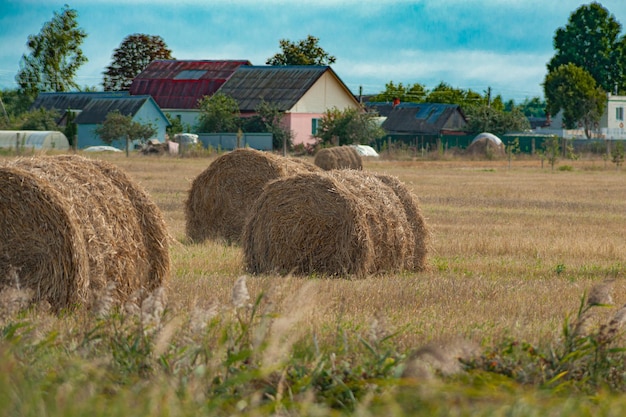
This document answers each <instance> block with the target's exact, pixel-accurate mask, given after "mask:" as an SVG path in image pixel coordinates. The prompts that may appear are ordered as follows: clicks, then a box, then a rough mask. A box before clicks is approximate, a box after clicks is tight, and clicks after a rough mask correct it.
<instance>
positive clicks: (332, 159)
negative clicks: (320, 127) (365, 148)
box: [314, 146, 363, 171]
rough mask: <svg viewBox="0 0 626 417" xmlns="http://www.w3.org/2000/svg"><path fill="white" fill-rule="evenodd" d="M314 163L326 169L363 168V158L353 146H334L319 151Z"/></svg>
mask: <svg viewBox="0 0 626 417" xmlns="http://www.w3.org/2000/svg"><path fill="white" fill-rule="evenodd" d="M314 164H315V165H317V166H318V167H320V168H322V169H323V170H325V171H330V170H332V169H363V158H361V155H359V153H358V152H357V150H356V149H354V148H353V147H351V146H334V147H332V148H322V149H320V150H319V151H317V153H316V154H315V160H314Z"/></svg>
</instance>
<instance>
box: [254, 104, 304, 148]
mask: <svg viewBox="0 0 626 417" xmlns="http://www.w3.org/2000/svg"><path fill="white" fill-rule="evenodd" d="M256 113H257V114H256V115H255V116H252V117H249V118H246V119H243V121H242V123H243V130H244V131H246V132H259V133H271V134H272V147H273V148H274V149H283V150H284V151H286V150H287V149H291V148H292V147H293V134H292V132H291V131H290V130H289V129H287V128H286V127H285V126H284V125H283V123H282V121H283V116H284V113H283V112H281V111H280V110H279V109H278V107H277V106H275V105H274V104H271V103H268V102H266V101H264V100H263V101H261V103H260V104H259V105H258V106H257V108H256Z"/></svg>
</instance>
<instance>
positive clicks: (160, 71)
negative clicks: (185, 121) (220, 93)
mask: <svg viewBox="0 0 626 417" xmlns="http://www.w3.org/2000/svg"><path fill="white" fill-rule="evenodd" d="M242 65H251V64H250V61H247V60H200V61H184V60H165V59H158V60H155V61H152V62H151V63H150V64H149V65H148V66H147V67H146V69H145V70H143V71H142V72H141V73H140V74H139V75H137V77H135V79H134V80H133V82H132V84H131V86H130V94H131V95H146V94H147V95H150V96H152V98H154V101H156V102H157V104H158V105H159V107H161V108H162V109H195V108H197V104H198V100H200V99H201V98H202V97H204V96H207V95H212V94H214V93H215V92H216V91H217V90H218V89H219V88H220V87H221V86H222V85H223V84H224V83H225V82H226V80H228V79H229V78H230V77H231V76H232V75H233V73H234V72H235V71H236V70H237V68H239V67H240V66H242Z"/></svg>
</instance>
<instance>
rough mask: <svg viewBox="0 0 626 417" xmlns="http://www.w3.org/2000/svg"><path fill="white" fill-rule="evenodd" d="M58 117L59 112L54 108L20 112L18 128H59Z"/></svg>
mask: <svg viewBox="0 0 626 417" xmlns="http://www.w3.org/2000/svg"><path fill="white" fill-rule="evenodd" d="M58 118H59V112H58V111H56V110H46V109H43V108H41V109H36V110H32V111H29V112H27V113H23V114H22V116H21V120H22V122H21V126H20V130H60V129H59V126H58V125H57V119H58ZM68 139H69V138H68Z"/></svg>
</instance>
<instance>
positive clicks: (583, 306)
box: [0, 155, 626, 417]
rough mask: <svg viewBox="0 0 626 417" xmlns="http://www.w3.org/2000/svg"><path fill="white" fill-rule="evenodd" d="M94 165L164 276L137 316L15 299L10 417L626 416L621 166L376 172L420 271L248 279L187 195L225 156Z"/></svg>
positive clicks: (4, 322) (1, 379)
mask: <svg viewBox="0 0 626 417" xmlns="http://www.w3.org/2000/svg"><path fill="white" fill-rule="evenodd" d="M89 157H90V158H100V159H104V160H105V161H107V162H109V163H112V164H114V165H116V166H117V167H119V168H121V169H122V170H123V171H125V172H126V173H127V174H128V175H129V176H130V177H131V178H132V179H133V180H135V181H136V182H137V184H139V185H140V186H142V187H143V188H144V189H145V190H146V191H147V193H148V194H149V196H150V197H151V198H152V199H153V201H154V203H155V204H156V205H157V206H158V207H159V208H160V209H161V211H162V214H163V217H164V219H165V222H166V225H167V231H168V232H169V234H170V236H171V239H170V249H169V250H170V258H171V273H170V278H169V281H168V283H167V284H166V286H165V287H164V288H163V291H160V292H159V294H158V297H154V298H153V299H152V302H153V303H152V306H151V308H149V309H148V308H147V307H146V306H139V307H140V310H141V314H138V315H137V314H132V312H131V311H129V310H128V309H125V308H124V307H123V306H120V307H119V308H112V309H110V311H109V310H107V312H106V314H100V315H96V314H93V312H88V311H84V310H80V309H79V310H78V311H74V312H69V311H68V312H63V313H61V314H59V315H55V314H52V313H50V312H49V311H46V309H45V308H39V307H37V306H35V307H32V308H29V309H26V310H20V309H18V308H13V306H14V305H19V299H7V296H6V294H5V295H4V296H3V299H1V300H0V313H1V316H0V416H2V415H7V416H14V415H20V416H40V415H47V416H82V415H89V416H92V417H95V416H118V415H119V416H122V415H123V416H128V415H150V416H199V415H245V416H261V415H277V416H295V415H311V416H314V415H319V416H326V415H345V414H353V415H363V416H371V415H385V416H390V415H398V416H402V415H412V416H415V415H424V416H433V415H458V416H463V415H467V416H469V415H471V416H500V415H508V416H517V415H519V416H522V415H523V416H530V415H537V416H545V415H551V416H565V415H572V416H573V415H576V416H584V415H593V416H621V415H624V413H626V399H624V397H623V393H624V392H625V391H626V364H625V363H624V362H625V361H624V353H623V352H622V350H621V348H622V347H625V348H626V339H624V338H623V337H622V336H623V330H624V329H626V327H624V329H622V324H623V322H624V321H626V310H623V309H622V306H624V305H625V304H626V285H625V281H624V280H625V276H624V275H625V272H626V233H625V232H626V172H625V171H623V170H619V169H616V167H615V165H613V164H612V163H611V162H610V161H608V162H607V161H604V160H602V159H601V158H596V159H592V158H582V159H579V160H576V161H571V160H563V161H559V163H557V165H556V167H555V169H554V170H552V169H551V167H550V165H548V164H542V162H541V161H540V160H539V159H538V158H536V159H535V158H531V157H519V158H517V159H516V160H513V161H511V162H509V161H505V160H469V159H462V158H451V159H439V160H427V159H415V158H413V159H411V158H401V159H387V158H382V159H380V160H371V159H367V160H365V161H364V170H367V171H372V172H377V173H385V174H390V175H393V176H397V177H398V178H399V179H400V180H401V181H402V182H403V183H404V184H405V185H406V186H407V187H408V188H409V189H410V190H411V191H413V192H414V193H415V195H416V196H417V197H418V199H419V202H420V206H421V210H422V214H423V216H424V218H425V219H426V223H427V225H428V228H429V231H430V233H431V242H430V248H429V255H428V268H427V270H426V271H422V272H410V273H409V272H404V273H400V274H383V275H376V276H370V277H366V278H363V279H355V278H330V277H326V276H321V275H315V276H306V277H302V276H286V277H285V276H278V275H276V276H274V275H260V276H255V275H251V274H249V273H247V272H246V271H245V270H244V268H243V262H242V259H243V255H242V250H241V248H240V247H239V246H237V245H228V244H226V243H225V242H213V241H206V242H203V243H191V242H190V241H189V240H188V238H187V237H186V235H185V210H184V206H185V200H186V199H187V195H188V191H189V189H190V187H191V183H192V181H193V180H194V178H196V177H197V176H198V175H199V174H200V173H202V172H203V171H204V170H205V169H206V168H207V167H208V166H209V164H210V163H211V162H212V161H213V160H214V159H215V155H209V156H206V157H202V158H200V157H198V158H171V157H163V156H161V157H149V156H140V155H131V156H130V157H129V158H126V157H125V156H123V155H122V156H119V155H97V156H94V155H90V156H89ZM11 158H12V157H11V156H2V157H0V163H1V162H3V161H4V160H6V159H11ZM310 162H312V160H311V161H310ZM559 167H560V168H559ZM0 193H1V191H0ZM236 214H237V213H234V215H236ZM102 297H103V299H105V298H106V294H102ZM144 307H146V308H144ZM148 310H149V311H148ZM146 317H149V319H150V320H146Z"/></svg>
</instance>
